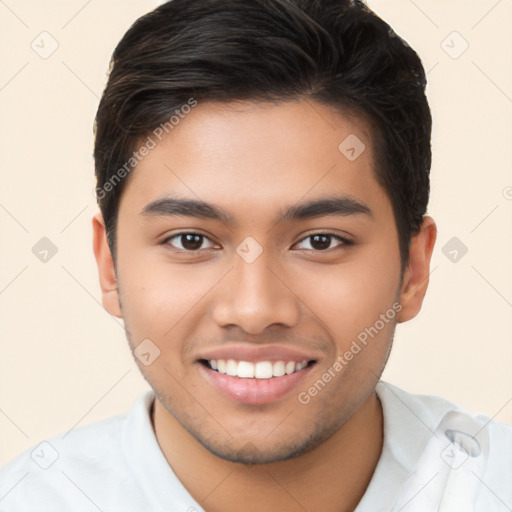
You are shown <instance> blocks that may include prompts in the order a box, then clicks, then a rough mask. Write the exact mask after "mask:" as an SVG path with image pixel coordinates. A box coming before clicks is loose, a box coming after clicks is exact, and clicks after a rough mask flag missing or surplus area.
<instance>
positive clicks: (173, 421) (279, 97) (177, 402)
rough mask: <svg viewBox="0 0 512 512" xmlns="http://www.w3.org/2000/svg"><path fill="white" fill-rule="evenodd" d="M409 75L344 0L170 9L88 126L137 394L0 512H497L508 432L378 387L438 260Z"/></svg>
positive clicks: (373, 26) (510, 439)
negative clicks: (399, 328) (139, 378)
mask: <svg viewBox="0 0 512 512" xmlns="http://www.w3.org/2000/svg"><path fill="white" fill-rule="evenodd" d="M430 132H431V117H430V111H429V108H428V104H427V101H426V98H425V73H424V70H423V68H422V65H421V63H420V60H419V59H418V57H417V55H416V54H415V52H414V51H413V50H412V49H411V48H410V47H409V46H408V45H407V44H406V43H405V42H404V41H403V40H401V39H400V38H399V37H398V36H397V35H396V34H395V33H394V32H393V31H392V30H391V29H390V27H389V26H388V25H387V24H386V23H384V22H383V21H382V20H380V19H379V18H378V17H377V16H376V15H375V14H373V13H372V12H371V11H370V10H369V9H368V8H367V7H366V6H364V5H363V4H362V3H360V2H357V1H348V0H174V1H171V2H168V3H167V4H165V5H163V6H161V7H159V8H158V9H156V10H155V11H153V12H151V13H149V14H147V15H146V16H144V17H142V18H140V19H139V20H138V21H137V22H136V23H135V24H134V25H133V26H132V27H131V28H130V30H129V31H128V32H127V33H126V35H125V36H124V37H123V39H122V41H121V42H120V43H119V45H118V46H117V48H116V50H115V52H114V55H113V60H112V67H111V71H110V76H109V80H108V84H107V87H106V89H105V91H104V93H103V97H102V99H101V102H100V105H99V109H98V113H97V118H96V144H95V153H94V156H95V162H96V176H97V197H98V203H99V206H100V210H101V212H100V213H98V214H97V215H95V216H94V218H93V228H94V254H95V256H96V260H97V263H98V270H99V279H100V284H101V290H102V297H103V304H104V307H105V308H106V309H107V311H108V312H109V313H111V314H113V315H116V316H118V317H119V318H122V319H123V320H124V322H125V326H126V333H127V338H128V341H129V344H130V348H131V349H132V351H133V353H134V356H135V361H136V362H137V364H138V366H139V368H140V370H141V372H142V373H143V375H144V377H145V378H146V380H147V381H148V383H149V384H150V386H151V388H152V390H153V391H152V392H148V393H146V394H145V395H144V396H142V397H141V398H140V399H139V401H138V402H137V403H136V404H135V406H134V408H133V409H132V411H131V412H130V413H129V414H128V415H127V416H121V417H116V418H112V419H109V420H105V421H103V422H101V423H97V424H95V425H91V426H87V427H81V428H77V429H75V430H73V431H72V432H71V433H70V434H69V435H67V436H66V437H65V438H64V439H62V438H59V437H55V438H52V439H50V440H48V442H47V445H46V448H51V449H54V450H55V451H56V452H57V453H58V454H59V458H58V460H57V461H56V462H55V463H53V464H51V465H50V466H49V467H47V468H41V467H38V466H36V465H35V464H34V461H33V460H32V459H31V458H30V454H29V452H27V453H26V454H23V455H21V456H20V457H18V458H17V459H16V460H15V461H13V462H12V463H11V464H10V465H9V466H8V467H7V468H6V469H5V470H4V472H3V473H2V477H1V479H0V499H1V501H0V507H1V510H2V511H4V510H5V511H21V510H52V511H53V510H74V511H75V510H84V511H85V510H102V511H156V510H162V511H163V510H166V511H171V510H172V511H189V512H192V511H199V510H205V511H208V512H210V511H223V512H230V511H234V510H237V511H240V510H243V511H244V512H250V511H256V510H257V511H290V512H292V511H304V510H307V511H316V510H321V511H324V512H325V511H327V512H330V511H333V512H334V511H354V510H355V511H357V512H363V511H364V512H370V511H371V512H375V511H399V510H404V511H433V510H443V511H450V512H453V511H459V510H460V511H465V512H467V511H471V510H475V511H476V510H478V511H482V512H483V511H486V512H488V511H500V510H510V509H511V508H512V490H511V489H512V486H511V485H510V482H512V461H511V459H512V428H511V427H508V426H506V425H501V424H499V423H496V422H493V421H492V420H491V419H490V418H486V417H483V416H472V415H470V414H469V413H467V412H465V411H463V410H461V409H460V408H458V407H457V406H455V405H453V404H451V403H449V402H447V401H445V400H443V399H441V398H437V397H432V396H415V395H411V394H409V393H407V392H405V391H403V390H401V389H399V388H397V387H395V386H393V385H391V384H388V383H385V382H383V381H381V380H380V376H381V374H382V371H383V369H384V366H385V364H386V361H387V358H388V355H389V352H390V349H391V345H392V339H393V333H394V330H395V327H396V324H397V323H400V322H405V321H408V320H410V319H412V318H413V317H414V316H416V315H417V313H418V312H419V310H420V308H421V304H422V301H423V298H424V295H425V292H426V289H427V284H428V276H429V263H430V258H431V254H432V250H433V247H434V243H435V238H436V228H435V224H434V221H433V220H432V219H431V218H430V217H428V216H426V215H425V212H426V207H427V203H428V195H429V177H428V176H429V169H430V163H431V152H430Z"/></svg>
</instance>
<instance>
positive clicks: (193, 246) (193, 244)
mask: <svg viewBox="0 0 512 512" xmlns="http://www.w3.org/2000/svg"><path fill="white" fill-rule="evenodd" d="M202 243H203V237H202V236H201V235H195V234H193V233H189V234H187V235H181V244H182V245H183V247H185V249H189V250H191V251H196V250H197V249H199V248H200V247H201V245H202Z"/></svg>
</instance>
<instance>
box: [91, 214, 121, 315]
mask: <svg viewBox="0 0 512 512" xmlns="http://www.w3.org/2000/svg"><path fill="white" fill-rule="evenodd" d="M92 230H93V251H94V257H95V258H96V264H97V265H98V276H99V280H100V287H101V300H102V303H103V307H104V308H105V309H106V310H107V311H108V312H109V313H110V314H111V315H114V316H117V317H118V318H122V317H123V314H122V311H121V305H120V302H119V292H118V284H117V277H116V271H115V266H114V261H113V259H112V254H111V252H110V247H109V245H108V241H107V233H106V229H105V222H104V220H103V215H102V214H101V212H98V213H97V214H95V215H94V216H93V218H92Z"/></svg>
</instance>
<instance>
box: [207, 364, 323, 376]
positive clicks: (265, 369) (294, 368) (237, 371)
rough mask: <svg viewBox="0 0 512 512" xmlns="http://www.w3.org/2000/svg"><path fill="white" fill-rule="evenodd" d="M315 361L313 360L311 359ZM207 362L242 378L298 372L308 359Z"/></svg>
mask: <svg viewBox="0 0 512 512" xmlns="http://www.w3.org/2000/svg"><path fill="white" fill-rule="evenodd" d="M311 363H313V361H311ZM206 364H207V365H208V366H209V367H210V368H211V369H212V370H215V371H217V372H219V373H221V374H223V375H229V376H231V377H239V378H241V379H271V378H272V377H282V376H283V375H291V374H292V373H295V372H298V371H300V370H302V369H303V368H305V367H306V366H307V365H308V361H302V362H300V363H297V362H295V361H274V362H272V361H258V362H256V363H252V362H250V361H236V360H235V359H209V360H207V361H206Z"/></svg>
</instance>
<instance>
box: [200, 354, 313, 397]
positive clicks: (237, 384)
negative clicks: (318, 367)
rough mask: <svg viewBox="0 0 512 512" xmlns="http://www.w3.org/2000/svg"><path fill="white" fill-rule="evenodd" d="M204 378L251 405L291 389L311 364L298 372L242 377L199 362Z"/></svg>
mask: <svg viewBox="0 0 512 512" xmlns="http://www.w3.org/2000/svg"><path fill="white" fill-rule="evenodd" d="M199 366H200V371H201V373H202V374H203V375H204V376H205V378H206V379H207V380H208V381H209V382H210V383H211V384H212V385H213V386H214V387H215V388H217V390H219V391H220V392H221V393H223V394H224V395H225V396H227V397H228V398H230V399H232V400H235V401H237V402H241V403H244V404H251V405H263V404H270V403H272V402H275V401H277V400H279V399H281V398H283V397H285V396H286V395H288V394H289V393H291V391H293V389H294V388H295V387H296V386H298V384H299V383H300V382H301V381H302V380H303V379H304V378H305V376H306V375H307V374H308V373H309V371H310V370H311V368H312V366H306V368H303V369H302V370H299V371H298V372H294V373H291V374H290V375H283V376H282V377H271V378H270V379H242V378H240V377H231V376H230V375H225V374H223V373H219V372H217V371H215V370H212V369H211V368H208V367H206V366H204V365H203V364H201V363H199Z"/></svg>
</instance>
